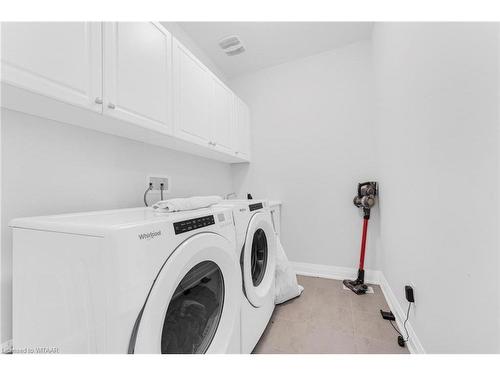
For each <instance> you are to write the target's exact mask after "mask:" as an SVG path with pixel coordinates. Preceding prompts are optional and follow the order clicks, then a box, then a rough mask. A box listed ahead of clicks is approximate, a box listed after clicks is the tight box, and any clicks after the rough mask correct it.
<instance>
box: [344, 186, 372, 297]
mask: <svg viewBox="0 0 500 375" xmlns="http://www.w3.org/2000/svg"><path fill="white" fill-rule="evenodd" d="M377 193H378V186H377V183H376V182H373V181H372V182H363V183H360V184H358V194H357V195H356V196H355V197H354V201H353V203H354V205H355V206H356V207H358V208H362V209H363V234H362V237H361V254H360V256H359V268H358V278H357V279H356V280H344V285H345V286H346V287H347V288H348V289H350V290H352V291H353V292H354V293H356V294H365V293H366V291H367V290H368V287H367V286H366V284H365V270H364V266H365V252H366V235H367V232H368V220H370V210H371V208H372V207H373V206H374V205H375V197H376V196H377Z"/></svg>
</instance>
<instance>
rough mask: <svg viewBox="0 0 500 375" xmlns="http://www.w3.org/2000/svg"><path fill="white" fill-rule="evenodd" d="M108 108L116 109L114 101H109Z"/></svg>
mask: <svg viewBox="0 0 500 375" xmlns="http://www.w3.org/2000/svg"><path fill="white" fill-rule="evenodd" d="M108 108H109V109H115V108H116V107H115V105H114V104H113V103H108Z"/></svg>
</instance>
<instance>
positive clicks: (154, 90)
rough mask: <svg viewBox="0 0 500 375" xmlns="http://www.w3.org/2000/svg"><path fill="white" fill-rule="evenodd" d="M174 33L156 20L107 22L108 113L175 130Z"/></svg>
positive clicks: (105, 62)
mask: <svg viewBox="0 0 500 375" xmlns="http://www.w3.org/2000/svg"><path fill="white" fill-rule="evenodd" d="M171 51H172V49H171V36H170V34H169V33H168V32H167V31H166V30H165V29H164V28H163V27H162V26H160V25H157V24H155V23H152V22H113V23H105V24H104V113H105V114H106V115H108V116H112V117H116V118H119V119H122V120H125V121H129V122H132V123H135V124H138V125H140V126H143V127H146V128H149V129H153V130H157V131H160V132H163V133H170V132H171V123H172V122H171V107H172V106H171V85H172V80H171V77H172V72H171V67H172V65H171V56H172V55H171Z"/></svg>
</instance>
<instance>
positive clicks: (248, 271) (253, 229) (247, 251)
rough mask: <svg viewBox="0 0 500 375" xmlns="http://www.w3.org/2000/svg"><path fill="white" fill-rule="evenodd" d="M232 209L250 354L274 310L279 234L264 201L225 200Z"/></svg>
mask: <svg viewBox="0 0 500 375" xmlns="http://www.w3.org/2000/svg"><path fill="white" fill-rule="evenodd" d="M217 206H218V207H226V208H227V207H229V208H231V209H232V210H233V217H234V224H235V228H236V249H235V250H236V254H237V256H238V258H239V259H240V268H241V274H242V281H243V285H242V288H241V291H242V293H241V350H242V353H251V352H252V350H253V349H254V347H255V345H256V344H257V342H258V341H259V339H260V337H261V335H262V333H263V332H264V330H265V328H266V326H267V324H268V323H269V320H270V318H271V315H272V313H273V311H274V300H275V287H274V286H275V281H274V278H275V271H276V241H277V240H276V233H275V228H274V225H273V221H272V217H271V213H270V210H269V204H268V202H267V201H265V200H225V201H222V202H221V203H220V204H218V205H217Z"/></svg>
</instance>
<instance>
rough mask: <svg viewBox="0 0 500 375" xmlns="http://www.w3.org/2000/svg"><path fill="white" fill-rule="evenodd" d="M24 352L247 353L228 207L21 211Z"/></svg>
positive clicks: (18, 332) (18, 266) (17, 224)
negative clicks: (28, 214) (242, 338)
mask: <svg viewBox="0 0 500 375" xmlns="http://www.w3.org/2000/svg"><path fill="white" fill-rule="evenodd" d="M11 226H12V227H13V234H14V254H13V255H14V274H13V278H14V280H13V348H14V352H15V353H18V352H19V353H37V352H46V351H50V352H61V353H240V352H241V349H240V305H241V272H240V270H239V259H238V257H237V255H236V254H235V252H234V246H235V232H234V225H233V218H232V213H231V211H230V210H228V209H225V208H222V207H221V208H214V209H200V210H194V211H187V212H179V213H171V214H157V213H155V212H154V211H153V210H152V209H150V208H137V209H125V210H112V211H101V212H90V213H78V214H69V215H56V216H45V217H36V218H25V219H16V220H13V221H12V223H11Z"/></svg>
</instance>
